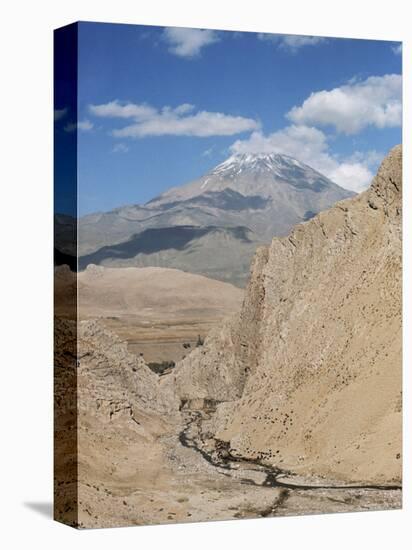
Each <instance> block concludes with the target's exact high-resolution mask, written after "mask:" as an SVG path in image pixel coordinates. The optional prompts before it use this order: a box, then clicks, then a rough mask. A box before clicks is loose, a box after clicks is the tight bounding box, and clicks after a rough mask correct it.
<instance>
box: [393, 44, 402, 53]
mask: <svg viewBox="0 0 412 550" xmlns="http://www.w3.org/2000/svg"><path fill="white" fill-rule="evenodd" d="M392 51H393V53H394V54H396V55H402V42H399V44H397V45H396V46H392Z"/></svg>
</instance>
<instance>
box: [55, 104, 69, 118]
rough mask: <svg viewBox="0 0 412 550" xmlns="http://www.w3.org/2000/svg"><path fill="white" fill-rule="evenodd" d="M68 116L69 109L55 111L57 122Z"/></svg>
mask: <svg viewBox="0 0 412 550" xmlns="http://www.w3.org/2000/svg"><path fill="white" fill-rule="evenodd" d="M66 115H67V107H64V109H54V121H55V122H57V121H58V120H61V119H62V118H64V117H65V116H66Z"/></svg>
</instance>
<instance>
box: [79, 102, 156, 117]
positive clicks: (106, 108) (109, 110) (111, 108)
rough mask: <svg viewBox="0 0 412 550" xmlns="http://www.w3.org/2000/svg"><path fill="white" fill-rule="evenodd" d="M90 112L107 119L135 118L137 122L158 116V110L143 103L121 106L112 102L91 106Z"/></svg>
mask: <svg viewBox="0 0 412 550" xmlns="http://www.w3.org/2000/svg"><path fill="white" fill-rule="evenodd" d="M89 111H90V112H91V113H92V114H93V115H96V116H99V117H105V118H134V119H135V120H145V119H148V118H151V117H152V116H153V115H155V114H156V109H154V108H153V107H150V106H149V105H146V104H145V103H142V104H140V105H137V104H135V103H126V104H123V105H122V104H121V103H120V102H119V101H117V100H115V101H110V102H109V103H104V104H103V105H89Z"/></svg>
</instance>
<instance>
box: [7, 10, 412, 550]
mask: <svg viewBox="0 0 412 550" xmlns="http://www.w3.org/2000/svg"><path fill="white" fill-rule="evenodd" d="M408 4H410V3H409V2H407V1H405V0H386V1H384V2H382V1H380V0H362V1H361V0H353V1H352V0H340V1H336V0H329V1H320V0H306V1H304V0H302V1H301V2H297V1H296V0H284V1H282V2H275V1H274V0H272V1H266V2H264V1H262V0H253V2H247V3H243V4H241V3H240V0H238V1H237V2H235V1H233V0H219V1H215V0H208V1H199V0H198V1H196V0H192V1H191V2H189V1H184V0H182V1H180V0H169V1H167V0H163V1H160V0H146V1H140V2H136V1H126V0H112V1H109V2H108V1H106V0H100V1H97V0H96V1H90V0H89V1H87V0H83V1H78V0H71V1H64V2H62V1H54V2H53V1H52V0H50V1H41V0H37V1H27V2H23V1H21V0H14V1H13V2H11V1H10V2H7V3H6V2H3V3H2V8H1V11H2V14H1V22H2V29H1V33H0V40H1V48H0V55H1V59H2V62H1V65H0V71H1V72H0V78H1V85H0V93H1V103H0V107H1V119H0V120H1V126H0V131H1V133H0V136H1V138H2V139H1V143H2V145H1V159H2V160H1V162H0V169H1V172H2V174H1V179H0V185H1V191H2V200H1V204H0V208H1V212H0V223H1V231H0V235H1V252H2V256H1V260H2V261H1V271H0V291H1V302H0V304H1V310H0V313H1V316H0V322H1V354H0V360H1V378H0V392H1V393H0V395H1V398H0V407H1V422H2V429H1V439H0V449H1V450H0V460H1V470H0V472H1V485H0V506H1V511H0V542H3V545H2V546H3V548H7V549H8V548H29V547H35V548H42V549H47V548H55V547H56V548H59V549H65V548H73V547H76V548H93V547H95V546H98V547H99V548H123V547H126V546H127V548H131V547H137V545H139V546H140V547H141V548H161V547H163V548H167V550H170V549H174V548H179V549H180V550H183V549H185V548H192V549H193V548H196V549H203V548H208V549H211V548H213V549H220V548H230V549H231V548H236V549H241V548H249V549H250V548H253V549H254V548H256V549H257V548H259V550H260V549H261V548H262V549H263V548H269V547H270V548H292V549H293V548H301V547H305V548H314V549H316V550H321V549H323V548H325V549H326V548H327V549H332V548H333V549H340V548H345V550H347V549H354V550H357V549H361V548H362V549H364V548H365V549H366V548H368V549H369V548H371V549H374V550H376V549H380V548H385V549H388V548H391V549H398V548H410V547H411V546H410V544H411V540H412V533H411V531H412V529H411V527H410V525H408V519H409V520H410V519H411V515H410V511H411V497H410V493H411V491H410V488H411V476H410V468H407V467H406V468H405V470H406V471H405V477H404V487H405V491H404V510H403V511H393V512H374V513H373V512H365V513H361V514H342V515H334V516H312V517H310V516H309V517H302V518H273V519H264V520H246V521H232V522H216V523H209V524H192V525H174V526H160V527H134V528H123V529H111V530H109V529H103V530H96V531H81V532H79V531H76V530H74V529H70V528H68V527H65V526H63V525H60V524H57V523H54V522H52V521H51V519H50V513H49V514H48V513H47V512H48V511H49V510H51V499H52V263H51V262H52V29H53V28H55V27H58V26H61V25H65V24H67V23H70V22H73V21H76V20H86V21H87V20H89V21H108V22H123V23H143V24H144V23H147V24H156V25H178V26H188V27H190V26H194V27H209V28H217V29H233V30H251V31H267V32H282V33H295V34H313V35H329V36H350V37H358V38H380V39H389V40H404V60H406V63H404V75H405V90H404V99H405V104H404V107H405V108H404V120H405V126H404V136H410V135H411V112H410V101H409V98H410V97H411V93H412V90H411V70H410V62H411V30H410V29H411V26H410V21H411V20H412V19H411V16H410V14H408ZM336 62H337V63H338V62H339V60H336ZM4 122H5V123H4ZM405 141H406V140H404V142H405ZM408 141H409V140H408ZM408 141H406V143H404V151H405V153H406V161H405V171H404V174H405V180H404V189H405V214H406V215H405V218H406V219H405V239H404V241H405V256H404V266H405V272H404V273H405V276H404V277H405V280H406V281H407V280H408V279H409V280H410V275H411V274H410V239H409V236H408V234H407V230H406V229H407V225H408V222H409V220H410V211H411V200H410V198H411V193H410V191H409V186H410V181H408V180H410V178H409V174H410V173H411V154H410V151H409V142H408ZM409 227H410V224H409ZM410 298H411V293H410V291H409V290H408V289H407V288H405V293H404V300H405V304H406V303H411V300H410ZM409 310H410V308H409V309H407V308H405V328H404V334H405V359H404V365H405V379H404V388H405V412H406V414H405V425H404V428H405V429H404V433H405V450H404V464H405V465H408V464H410V461H411V453H410V452H409V451H410V437H408V435H409V433H410V431H411V422H410V415H409V413H410V406H407V404H408V403H410V399H411V392H410V391H408V390H409V388H410V382H411V380H410V378H411V377H410V375H409V372H408V371H407V368H406V367H408V366H410V364H411V353H410V345H409V340H410V336H409V338H408V337H407V334H408V333H409V335H410V334H411V323H410V322H408V321H409V319H410V313H409ZM39 510H40V512H41V511H43V513H40V512H39ZM45 512H46V513H45ZM408 536H409V537H408ZM408 538H409V544H408Z"/></svg>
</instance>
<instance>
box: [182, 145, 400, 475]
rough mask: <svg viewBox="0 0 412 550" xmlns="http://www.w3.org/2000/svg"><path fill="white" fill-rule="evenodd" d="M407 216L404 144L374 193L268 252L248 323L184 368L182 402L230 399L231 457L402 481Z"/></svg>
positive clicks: (251, 296)
mask: <svg viewBox="0 0 412 550" xmlns="http://www.w3.org/2000/svg"><path fill="white" fill-rule="evenodd" d="M401 208H402V149H401V147H400V146H398V147H396V148H394V149H393V150H392V151H391V153H390V154H389V155H388V157H387V158H386V159H385V160H384V162H383V163H382V166H381V168H380V170H379V172H378V174H377V176H376V177H375V179H374V181H373V183H372V185H371V187H370V188H369V189H368V190H367V191H366V192H364V193H363V194H361V195H359V196H357V197H355V198H353V199H348V200H346V201H342V202H340V203H337V205H336V206H335V207H334V208H332V209H330V210H328V211H325V212H323V213H321V214H319V215H318V216H316V217H315V218H313V219H312V220H311V221H309V222H307V223H304V224H301V225H298V226H296V228H295V229H294V231H293V232H292V233H291V234H290V236H288V237H285V238H275V239H273V241H272V243H271V245H270V246H269V247H268V249H266V250H265V249H260V250H259V252H258V253H257V255H256V258H255V261H254V264H253V266H252V276H251V281H250V283H249V286H248V289H247V294H246V298H245V300H244V304H243V308H242V312H241V315H240V318H239V319H235V320H234V321H232V322H231V323H230V324H226V325H225V326H223V328H222V329H221V330H220V331H215V333H214V334H213V335H211V336H210V337H209V338H208V339H207V340H206V343H205V349H204V350H203V352H204V353H203V355H200V353H199V352H196V354H195V355H194V354H192V355H190V356H189V357H188V358H186V360H185V361H184V362H183V364H182V365H181V366H180V367H178V369H177V370H176V373H175V376H176V382H177V388H178V392H180V394H181V395H182V394H185V392H186V393H187V392H188V385H189V386H190V389H191V392H192V394H194V395H195V396H201V397H210V398H218V399H219V397H220V399H221V400H223V401H226V403H224V404H223V405H221V406H220V407H218V411H217V413H216V415H215V418H214V429H215V436H216V437H217V438H219V439H222V440H224V441H228V442H230V448H231V452H232V454H237V455H240V456H244V457H247V458H256V457H257V456H259V457H261V458H263V459H264V460H266V461H267V463H269V464H272V465H274V466H279V467H281V468H282V469H289V470H291V471H293V472H297V473H304V474H313V475H321V476H325V477H328V478H331V479H340V480H343V481H351V482H360V481H362V482H364V483H390V482H396V483H398V482H399V481H400V479H401ZM219 350H220V352H221V353H222V355H221V356H220V358H221V359H222V360H221V361H220V362H219V361H218V360H217V355H218V354H219ZM226 372H230V373H231V374H230V375H228V376H227V377H226V374H225V373H226ZM212 373H213V374H212ZM213 376H214V377H215V380H218V384H217V385H218V386H219V389H217V388H216V384H215V385H213V384H210V378H211V377H212V378H213ZM216 377H218V378H216ZM233 384H235V388H234V387H233ZM237 394H239V395H241V397H240V398H239V399H238V398H237ZM228 401H230V403H228Z"/></svg>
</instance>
